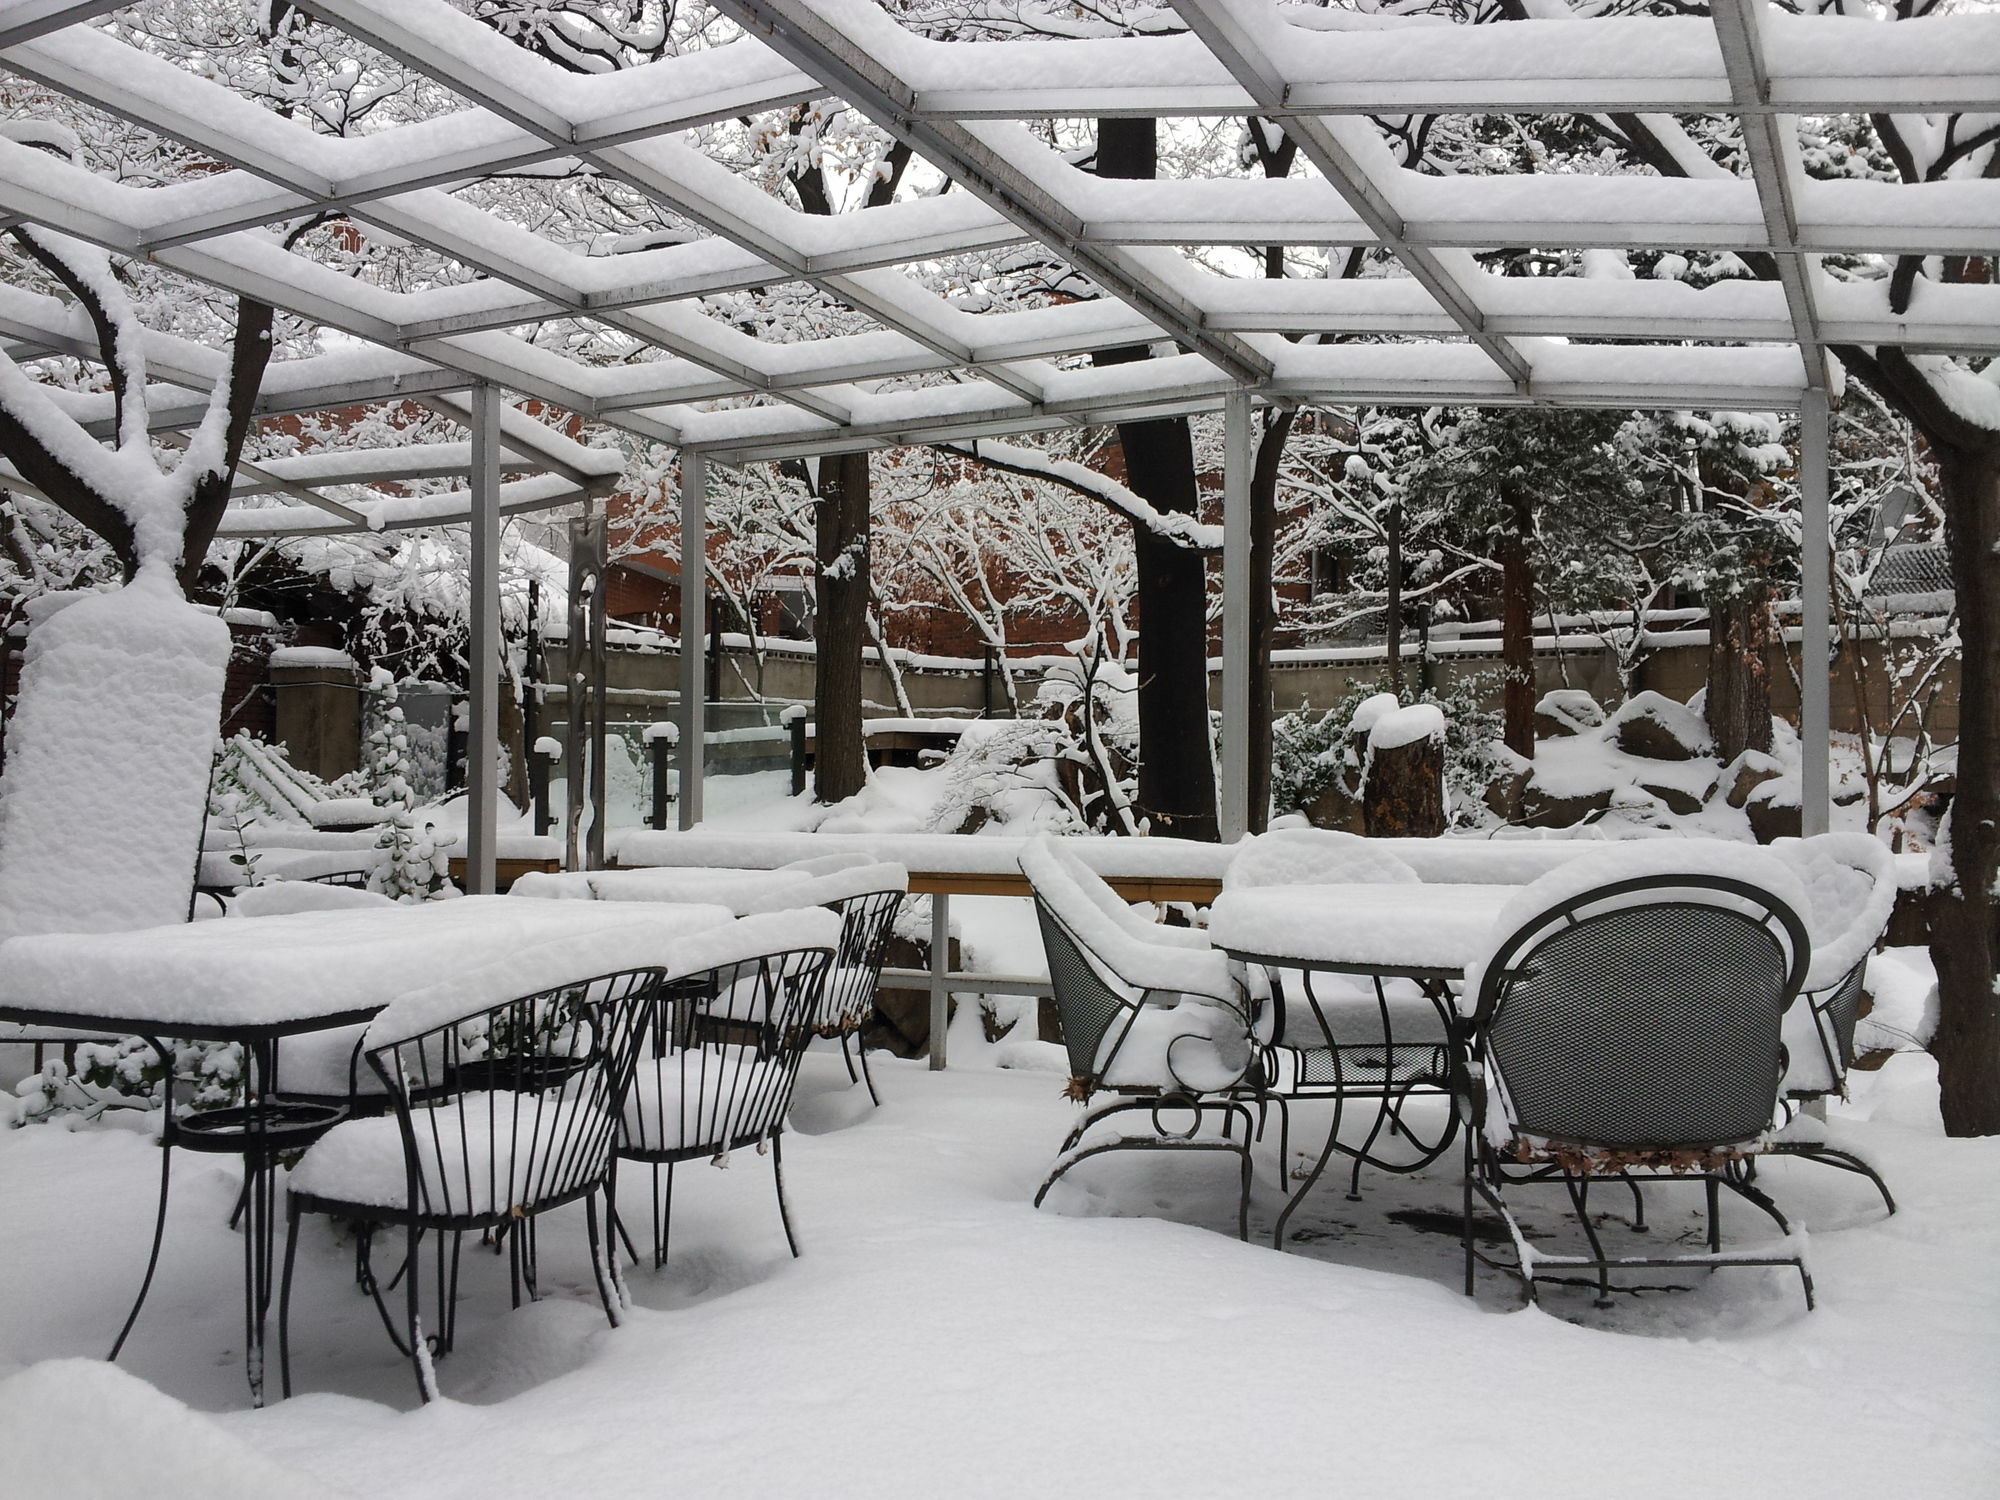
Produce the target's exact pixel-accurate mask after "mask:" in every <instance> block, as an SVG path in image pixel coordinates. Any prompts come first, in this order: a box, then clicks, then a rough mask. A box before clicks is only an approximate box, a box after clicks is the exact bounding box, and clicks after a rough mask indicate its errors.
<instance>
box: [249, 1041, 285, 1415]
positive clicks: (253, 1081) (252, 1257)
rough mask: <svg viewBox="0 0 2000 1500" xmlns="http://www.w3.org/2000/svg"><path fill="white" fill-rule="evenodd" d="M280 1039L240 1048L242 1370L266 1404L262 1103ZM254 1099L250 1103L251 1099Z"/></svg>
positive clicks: (267, 1231) (268, 1161)
mask: <svg viewBox="0 0 2000 1500" xmlns="http://www.w3.org/2000/svg"><path fill="white" fill-rule="evenodd" d="M277 1054H278V1044H277V1043H276V1042H275V1041H265V1042H253V1043H250V1044H248V1045H246V1046H245V1047H244V1049H243V1063H244V1070H245V1072H244V1079H243V1097H244V1101H245V1104H246V1105H248V1106H249V1113H248V1115H247V1117H246V1121H245V1124H246V1131H245V1134H246V1136H247V1139H246V1140H245V1142H244V1145H245V1148H246V1149H245V1150H244V1153H243V1194H244V1205H245V1212H244V1218H243V1369H244V1374H245V1375H246V1376H247V1378H248V1379H249V1382H250V1404H251V1405H252V1406H262V1405H263V1404H264V1325H265V1322H266V1315H267V1314H268V1313H269V1312H270V1308H271V1251H272V1245H273V1242H274V1238H275V1236H274V1233H273V1231H274V1228H275V1226H274V1224H273V1221H272V1214H271V1202H272V1190H273V1186H274V1177H275V1169H276V1166H277V1163H276V1162H275V1161H273V1160H272V1158H271V1152H270V1149H269V1146H268V1142H267V1140H266V1137H265V1131H264V1126H265V1117H264V1111H263V1109H262V1107H261V1106H262V1105H263V1104H264V1103H265V1095H266V1093H267V1092H268V1091H269V1090H270V1088H271V1087H272V1086H273V1085H274V1084H275V1082H276V1080H277ZM253 1101H254V1103H253Z"/></svg>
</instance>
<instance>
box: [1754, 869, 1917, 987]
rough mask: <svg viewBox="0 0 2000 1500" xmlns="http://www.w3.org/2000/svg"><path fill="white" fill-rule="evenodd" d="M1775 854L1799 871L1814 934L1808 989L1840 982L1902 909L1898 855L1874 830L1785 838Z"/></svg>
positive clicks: (1808, 924) (1808, 923)
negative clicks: (1898, 903)
mask: <svg viewBox="0 0 2000 1500" xmlns="http://www.w3.org/2000/svg"><path fill="white" fill-rule="evenodd" d="M1771 854H1772V856H1773V857H1774V858H1776V859H1778V860H1780V861H1782V862H1783V863H1784V864H1785V865H1786V866H1787V867H1789V868H1790V869H1791V871H1792V873H1793V874H1795V875H1796V876H1798V878H1799V883H1800V884H1801V885H1802V886H1803V887H1804V888H1805V893H1806V905H1805V907H1804V908H1803V909H1801V911H1800V912H1799V915H1800V916H1801V917H1803V918H1804V919H1805V923H1806V930H1807V931H1808V932H1810V933H1811V934H1812V967H1811V969H1810V970H1808V971H1807V974H1806V983H1805V987H1806V989H1807V990H1808V991H1812V990H1822V989H1825V988H1826V987H1827V986H1829V985H1834V984H1838V983H1839V982H1840V981H1841V980H1842V979H1843V978H1844V977H1845V976H1846V974H1847V972H1848V970H1850V969H1852V968H1853V967H1854V966H1855V965H1856V964H1858V963H1860V962H1861V961H1862V959H1864V958H1866V957H1867V956H1868V954H1869V952H1870V950H1872V949H1873V948H1874V946H1875V944H1876V943H1877V942H1878V941H1880V939H1881V937H1882V933H1883V932H1884V930H1886V929H1887V927H1888V925H1889V918H1890V916H1891V915H1892V914H1893V913H1894V912H1895V909H1896V856H1895V855H1893V854H1891V853H1890V852H1889V846H1888V845H1886V844H1884V843H1883V842H1882V841H1881V840H1880V839H1878V838H1876V837H1874V836H1873V835H1872V834H1866V833H1822V834H1819V835H1818V836H1816V837H1814V838H1809V839H1779V840H1777V842H1775V843H1773V844H1772V845H1771Z"/></svg>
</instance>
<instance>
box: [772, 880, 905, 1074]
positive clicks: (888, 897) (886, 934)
mask: <svg viewBox="0 0 2000 1500" xmlns="http://www.w3.org/2000/svg"><path fill="white" fill-rule="evenodd" d="M780 868H782V869H786V870H800V871H803V872H805V873H806V874H809V875H811V876H812V877H813V880H812V883H811V884H810V885H809V886H807V887H805V888H804V889H803V890H795V891H789V892H785V893H783V894H782V895H778V896H773V897H771V898H769V900H768V901H766V902H764V903H761V904H760V905H759V906H757V907H754V908H749V909H750V910H760V911H771V910H780V909H783V908H784V907H800V906H824V907H826V908H827V909H828V910H829V911H833V912H837V913H838V914H839V916H840V946H839V948H838V949H836V950H835V952H834V956H833V965H832V967H831V968H829V969H828V970H827V974H826V982H825V985H824V987H823V990H822V1001H821V1005H820V1013H819V1019H818V1020H817V1021H816V1022H815V1023H814V1027H813V1029H814V1031H815V1032H816V1033H817V1034H818V1035H819V1036H822V1037H826V1038H829V1039H832V1038H838V1039H839V1041H840V1055H841V1058H842V1060H843V1061H844V1062H846V1064H847V1076H848V1079H849V1081H850V1082H856V1083H866V1084H867V1085H868V1097H869V1099H870V1100H871V1101H873V1102H874V1103H875V1104H877V1105H880V1104H881V1102H882V1096H881V1094H879V1093H878V1092H877V1091H876V1088H875V1075H874V1074H873V1073H872V1072H870V1071H869V1068H868V1049H867V1048H866V1047H865V1046H863V1045H862V1041H861V1032H862V1029H863V1028H864V1027H866V1026H867V1025H868V1023H869V1022H870V1021H872V1020H873V1019H874V1018H875V994H876V991H877V990H878V989H880V987H881V984H882V963H883V959H884V957H885V955H886V954H887V952H888V948H889V939H890V937H892V936H893V935H894V932H895V926H896V914H897V912H898V911H900V910H901V909H902V905H903V898H904V896H905V895H907V894H908V892H909V889H910V872H909V871H908V870H907V869H905V868H904V867H903V866H902V865H899V864H890V863H884V862H881V861H877V860H874V859H871V858H870V857H869V856H867V855H865V854H862V855H855V854H828V855H821V856H820V857H819V858H817V859H806V860H800V861H798V862H797V863H795V864H789V865H783V866H781V867H780ZM857 1057H858V1059H859V1061H860V1071H859V1072H858V1073H857V1072H856V1070H855V1062H856V1059H857Z"/></svg>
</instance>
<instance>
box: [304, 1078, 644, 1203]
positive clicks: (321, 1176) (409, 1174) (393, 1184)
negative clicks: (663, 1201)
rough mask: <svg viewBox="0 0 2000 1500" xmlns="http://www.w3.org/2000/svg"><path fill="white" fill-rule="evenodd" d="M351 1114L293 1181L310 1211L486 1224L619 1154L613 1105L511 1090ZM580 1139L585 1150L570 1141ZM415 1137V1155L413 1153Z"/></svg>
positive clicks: (567, 1192) (589, 1174) (597, 1170)
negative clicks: (614, 1146) (398, 1112)
mask: <svg viewBox="0 0 2000 1500" xmlns="http://www.w3.org/2000/svg"><path fill="white" fill-rule="evenodd" d="M408 1124H409V1135H408V1138H407V1142H406V1139H405V1135H404V1125H405V1121H403V1120H399V1119H397V1118H396V1117H394V1116H391V1115H378V1116H376V1117H374V1118H373V1119H363V1120H347V1121H344V1122H342V1123H340V1124H338V1125H336V1126H334V1127H333V1128H332V1129H331V1130H329V1131H327V1133H326V1134H325V1135H324V1136H322V1137H321V1138H320V1140H319V1142H318V1144H316V1145H315V1146H314V1147H313V1149H312V1150H310V1151H308V1152H307V1153H306V1154H305V1156H304V1157H303V1158H302V1159H301V1160H300V1161H299V1164H298V1165H297V1166H296V1167H294V1168H293V1169H292V1174H291V1180H290V1184H289V1185H290V1188H291V1191H292V1193H293V1195H294V1196H295V1197H296V1198H297V1199H298V1200H299V1206H300V1208H301V1209H302V1210H303V1211H305V1212H308V1213H340V1214H343V1215H346V1216H350V1217H356V1218H368V1219H373V1220H378V1221H386V1222H389V1223H397V1224H400V1223H403V1222H405V1221H406V1220H408V1219H409V1218H410V1217H412V1215H413V1206H412V1202H411V1191H412V1189H413V1188H414V1190H415V1194H416V1200H415V1204H414V1215H415V1216H417V1217H421V1218H423V1219H425V1220H427V1221H431V1222H432V1223H433V1224H434V1225H435V1226H436V1227H443V1228H455V1229H482V1228H485V1227H487V1226H489V1225H493V1224H498V1223H501V1222H503V1221H505V1220H508V1219H511V1218H517V1217H519V1215H520V1212H521V1211H522V1210H524V1209H526V1208H529V1207H533V1208H535V1209H543V1208H550V1207H555V1206H556V1205H558V1204H559V1203H562V1202H567V1201H569V1199H570V1198H571V1197H574V1196H578V1195H580V1194H581V1193H582V1192H583V1191H585V1190H587V1189H588V1187H589V1186H590V1184H592V1183H594V1182H595V1181H596V1180H597V1179H599V1178H601V1177H602V1176H603V1174H604V1170H605V1167H606V1164H607V1163H608V1161H609V1159H610V1152H611V1124H610V1117H609V1115H608V1114H607V1113H606V1112H605V1110H604V1108H603V1106H602V1105H601V1104H597V1103H591V1102H572V1101H569V1100H566V1099H563V1098H560V1097H550V1096H549V1095H547V1094H543V1093H536V1092H529V1093H526V1094H517V1093H515V1092H513V1091H510V1090H488V1091H482V1092H476V1093H468V1094H463V1095H460V1096H458V1097H456V1098H453V1099H452V1100H450V1102H448V1103H442V1104H435V1105H431V1106H429V1107H427V1108H419V1109H415V1110H412V1111H411V1112H410V1115H409V1118H408ZM571 1142H574V1143H576V1144H577V1145H578V1146H579V1147H581V1149H578V1150H574V1151H570V1150H566V1149H563V1148H564V1146H565V1145H566V1144H567V1143H571ZM406 1144H407V1149H408V1153H409V1154H407V1155H406Z"/></svg>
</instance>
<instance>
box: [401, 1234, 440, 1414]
mask: <svg viewBox="0 0 2000 1500" xmlns="http://www.w3.org/2000/svg"><path fill="white" fill-rule="evenodd" d="M423 1241H424V1231H423V1230H422V1228H421V1227H419V1226H418V1225H415V1224H412V1225H411V1226H410V1227H409V1231H408V1235H407V1238H406V1239H405V1241H404V1254H403V1275H404V1277H405V1280H404V1283H403V1294H404V1310H405V1325H404V1326H405V1329H406V1331H407V1333H408V1336H409V1341H410V1342H409V1349H410V1363H411V1364H412V1365H414V1366H415V1367H416V1374H417V1395H418V1396H419V1397H420V1398H422V1400H423V1401H424V1403H425V1404H426V1405H428V1404H429V1403H431V1402H432V1401H435V1400H436V1399H437V1396H438V1389H437V1366H436V1365H435V1364H433V1363H432V1361H431V1348H430V1345H429V1344H427V1343H425V1342H424V1314H423V1309H422V1307H421V1306H419V1305H418V1302H417V1290H418V1283H420V1282H421V1281H422V1280H423V1273H422V1271H421V1270H420V1269H419V1262H418V1260H417V1257H418V1256H419V1255H420V1254H421V1253H422V1252H423V1247H424V1246H423Z"/></svg>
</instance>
